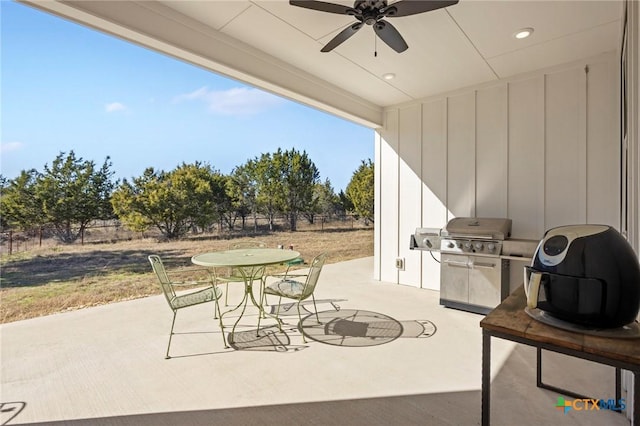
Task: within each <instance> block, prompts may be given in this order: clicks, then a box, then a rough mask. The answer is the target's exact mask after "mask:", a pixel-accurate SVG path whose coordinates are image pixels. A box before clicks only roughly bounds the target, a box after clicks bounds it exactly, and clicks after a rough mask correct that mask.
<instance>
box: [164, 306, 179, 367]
mask: <svg viewBox="0 0 640 426" xmlns="http://www.w3.org/2000/svg"><path fill="white" fill-rule="evenodd" d="M177 313H178V311H173V320H172V321H171V331H170V332H169V344H167V354H166V355H165V357H164V359H169V358H171V357H170V356H169V348H170V347H171V338H172V337H173V326H174V325H175V323H176V314H177Z"/></svg>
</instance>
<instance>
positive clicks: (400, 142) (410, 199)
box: [375, 52, 638, 290]
mask: <svg viewBox="0 0 640 426" xmlns="http://www.w3.org/2000/svg"><path fill="white" fill-rule="evenodd" d="M585 65H586V66H587V67H588V73H586V72H585ZM619 66H620V65H619V62H618V58H616V54H615V52H610V53H607V54H603V55H600V56H598V57H595V58H591V59H590V60H586V61H583V62H582V63H578V62H576V63H574V64H567V65H566V66H564V67H556V68H554V69H550V70H544V71H540V72H538V73H535V74H530V75H527V76H520V77H514V78H511V79H508V80H504V81H502V82H497V83H496V84H492V85H485V86H481V87H478V88H470V89H469V90H466V91H463V92H456V93H455V94H454V95H450V96H447V95H441V96H438V97H434V98H430V99H425V100H423V101H422V102H419V103H418V102H416V103H413V104H409V105H403V106H398V107H391V108H388V109H387V110H386V113H385V118H386V122H385V127H384V129H381V130H380V131H379V135H380V138H379V145H380V146H379V148H378V152H379V156H378V154H376V155H377V157H376V170H377V171H379V182H377V184H376V185H377V186H379V192H376V206H377V207H378V209H379V211H378V212H377V214H378V215H379V217H377V219H378V220H377V221H376V226H379V231H376V232H378V233H377V234H376V245H377V247H379V250H378V249H376V251H375V253H376V256H378V257H379V259H380V262H379V264H376V265H379V269H380V274H379V275H380V279H381V280H383V281H390V282H402V283H408V284H411V285H415V282H414V280H415V279H418V280H419V281H421V284H420V285H421V287H423V288H430V289H435V290H437V289H439V281H440V279H439V265H438V264H437V262H435V261H434V260H433V259H432V258H431V255H430V254H429V253H427V252H421V253H420V254H417V253H416V252H411V251H408V247H407V246H408V238H409V235H410V234H411V233H412V232H413V230H414V228H415V227H417V226H422V227H428V228H441V227H443V226H444V225H445V224H446V223H447V221H448V220H449V219H450V218H452V217H456V216H474V215H477V216H481V217H489V216H494V217H495V216H506V217H509V218H511V219H512V220H513V228H512V238H526V239H533V240H539V239H540V238H542V235H543V234H544V232H545V230H547V229H549V228H550V227H553V226H558V225H562V224H569V223H584V222H588V223H603V224H609V225H612V226H616V227H619V226H620V224H621V220H620V217H621V216H620V209H621V207H620V205H621V204H620V202H621V198H620V191H621V188H622V186H621V183H620V172H621V165H620V157H621V155H622V151H621V147H620V142H619V140H620V133H619V119H620V108H619V104H618V102H619V100H618V97H617V92H616V90H617V83H618V81H617V80H618V72H619ZM636 74H637V71H636ZM636 84H637V83H636ZM636 92H637V89H634V90H633V91H632V93H634V94H635V93H636ZM634 96H635V95H634ZM636 116H637V114H636V115H635V116H634V117H636ZM636 125H637V124H636ZM634 129H635V128H634ZM634 131H635V130H634ZM636 143H637V142H636ZM630 149H636V146H635V145H634V146H632V147H630ZM637 157H638V154H637V153H633V154H632V158H633V159H634V160H636V161H637ZM632 172H633V173H636V174H635V175H634V176H633V177H630V183H629V186H633V188H636V186H637V185H636V183H635V181H634V178H636V177H637V170H632ZM376 179H378V177H377V178H376ZM636 180H637V179H636ZM629 192H631V193H632V194H634V193H637V189H633V190H630V191H629ZM634 202H636V203H637V201H634ZM634 229H635V228H634ZM635 235H636V233H634V235H633V238H635ZM397 257H405V258H406V260H407V262H406V265H405V268H406V270H405V271H403V272H400V273H398V271H397V270H396V268H395V259H396V258H397ZM417 258H421V262H420V261H417V260H416V259H417ZM419 263H421V266H420V267H417V266H416V268H414V266H415V265H417V264H419ZM516 263H518V262H514V265H513V267H512V272H513V273H514V274H516V275H512V276H513V277H514V279H513V281H514V283H515V285H516V286H517V285H519V283H521V282H522V281H521V273H522V266H523V265H522V262H519V263H518V264H517V265H516ZM414 264H415V265H414ZM418 277H419V278H418Z"/></svg>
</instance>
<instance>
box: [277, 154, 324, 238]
mask: <svg viewBox="0 0 640 426" xmlns="http://www.w3.org/2000/svg"><path fill="white" fill-rule="evenodd" d="M273 163H274V167H276V168H279V169H280V170H281V176H282V182H283V186H282V191H283V194H282V200H283V212H284V213H286V214H287V215H288V216H289V224H290V229H291V231H295V230H296V229H297V222H298V215H300V214H303V213H305V212H308V211H313V210H314V208H315V206H314V203H315V199H314V189H315V185H316V184H317V183H318V180H319V179H320V173H319V172H318V168H317V167H316V166H315V164H313V161H311V159H310V158H309V156H308V155H307V153H306V152H305V151H303V152H302V153H300V152H298V151H296V150H295V149H291V150H290V151H284V152H283V151H281V150H280V149H278V151H277V152H276V153H275V154H274V155H273Z"/></svg>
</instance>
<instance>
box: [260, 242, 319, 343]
mask: <svg viewBox="0 0 640 426" xmlns="http://www.w3.org/2000/svg"><path fill="white" fill-rule="evenodd" d="M326 258H327V253H321V254H319V255H317V256H316V257H315V258H314V259H313V260H312V261H311V265H310V267H309V272H308V273H306V274H295V273H289V272H288V271H287V273H285V274H283V275H272V277H276V278H281V279H279V280H278V281H276V282H274V283H272V284H269V285H265V288H264V293H265V296H266V295H267V294H270V295H272V296H279V297H280V299H279V300H278V308H277V310H276V315H275V318H276V320H277V321H278V326H279V327H280V329H281V330H282V320H281V319H280V317H279V314H280V302H282V298H283V297H285V298H287V299H293V300H297V301H298V303H297V304H296V308H297V309H298V329H299V330H300V333H302V340H303V341H304V342H305V343H307V339H306V338H305V337H304V333H303V332H302V314H301V313H300V304H301V303H302V301H303V300H306V299H308V298H309V297H311V300H313V310H314V312H315V314H316V320H317V321H318V324H320V318H319V317H318V308H317V307H316V299H315V296H314V295H313V293H314V292H315V289H316V287H317V285H318V278H319V277H320V272H322V266H323V265H324V262H325V260H326ZM294 278H298V279H299V280H296V279H294ZM300 278H304V280H301V279H300ZM258 328H260V320H258Z"/></svg>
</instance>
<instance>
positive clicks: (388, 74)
mask: <svg viewBox="0 0 640 426" xmlns="http://www.w3.org/2000/svg"><path fill="white" fill-rule="evenodd" d="M382 78H384V79H385V80H393V79H394V78H396V75H395V74H394V73H392V72H388V73H386V74H382Z"/></svg>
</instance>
